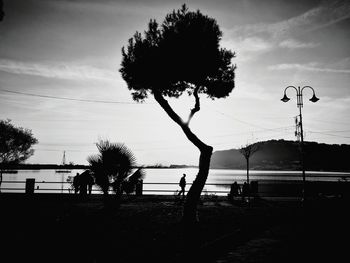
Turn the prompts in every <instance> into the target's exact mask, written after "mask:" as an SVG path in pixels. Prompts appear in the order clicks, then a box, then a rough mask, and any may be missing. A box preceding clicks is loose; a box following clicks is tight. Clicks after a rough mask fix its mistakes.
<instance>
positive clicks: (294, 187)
mask: <svg viewBox="0 0 350 263" xmlns="http://www.w3.org/2000/svg"><path fill="white" fill-rule="evenodd" d="M318 177H320V176H318ZM322 177H324V178H325V177H330V176H322ZM332 178H333V179H334V177H332ZM349 179H350V176H345V177H344V176H342V177H341V178H338V179H337V181H333V182H329V181H308V182H307V189H306V190H307V191H308V192H309V193H311V192H312V193H313V194H315V193H317V194H319V193H324V194H339V193H344V192H345V193H350V181H348V180H349ZM252 182H257V183H258V188H257V190H256V191H257V192H256V193H252V194H256V195H258V196H261V197H300V196H301V192H302V181H301V180H252ZM6 184H10V186H11V187H9V186H5V185H6ZM191 185H192V184H191V183H188V184H187V186H186V189H189V188H190V186H191ZM50 186H51V187H50ZM52 186H53V187H52ZM230 186H231V184H228V183H207V184H206V185H205V187H204V189H203V191H202V195H221V196H227V195H228V194H229V192H230ZM32 187H33V188H34V189H33V192H34V193H66V194H67V193H71V194H74V188H73V187H72V184H71V182H62V181H51V182H47V181H36V182H35V184H34V185H33V186H32ZM179 190H180V189H179V186H178V183H159V182H143V184H142V194H145V195H147V194H156V195H157V194H161V195H175V194H177V192H178V191H179ZM1 191H2V192H10V193H11V192H13V193H22V192H23V193H24V192H25V191H26V181H3V182H2V187H1ZM110 192H112V190H110ZM92 193H94V194H102V192H101V190H100V189H99V188H98V187H97V186H94V187H93V188H92Z"/></svg>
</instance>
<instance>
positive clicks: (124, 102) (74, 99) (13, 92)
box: [0, 89, 150, 104]
mask: <svg viewBox="0 0 350 263" xmlns="http://www.w3.org/2000/svg"><path fill="white" fill-rule="evenodd" d="M0 91H2V92H6V93H12V94H19V95H25V96H31V97H39V98H46V99H56V100H69V101H80V102H93V103H105V104H141V103H136V102H127V101H108V100H90V99H77V98H68V97H58V96H50V95H41V94H33V93H27V92H19V91H11V90H6V89H0ZM144 104H150V103H144Z"/></svg>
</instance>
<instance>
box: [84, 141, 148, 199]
mask: <svg viewBox="0 0 350 263" xmlns="http://www.w3.org/2000/svg"><path fill="white" fill-rule="evenodd" d="M96 146H97V149H98V151H99V153H98V154H95V155H91V156H89V157H88V158H87V161H88V162H89V164H90V170H91V171H92V172H93V174H94V176H95V182H96V184H97V185H98V186H99V187H100V188H101V190H102V192H103V194H104V195H106V196H107V195H108V191H109V187H110V186H112V189H113V191H114V192H115V194H116V197H117V200H120V198H121V196H122V193H123V189H122V185H123V182H125V181H129V180H130V178H132V181H133V182H135V183H136V182H137V180H138V179H141V178H142V177H143V176H144V173H143V172H138V173H137V174H132V171H133V168H134V167H135V165H136V158H135V155H134V154H133V153H132V151H131V150H130V149H128V148H127V147H126V146H125V144H123V143H111V142H109V141H108V140H100V141H99V142H98V143H96Z"/></svg>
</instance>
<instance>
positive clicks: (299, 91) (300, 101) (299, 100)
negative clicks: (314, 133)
mask: <svg viewBox="0 0 350 263" xmlns="http://www.w3.org/2000/svg"><path fill="white" fill-rule="evenodd" d="M288 88H292V89H294V90H295V91H296V93H297V107H298V108H299V118H300V155H301V158H300V159H301V169H302V177H303V189H302V201H305V186H306V179H305V162H304V130H303V117H302V114H301V108H302V107H303V90H304V89H305V88H309V89H311V90H312V92H313V95H312V98H311V99H310V101H311V102H317V101H318V100H319V98H317V97H316V95H315V90H314V89H313V88H312V87H310V86H304V87H302V88H300V86H298V88H296V87H294V86H288V87H286V88H285V89H284V96H283V98H282V99H281V101H283V102H288V101H289V100H290V99H289V98H288V97H287V89H288Z"/></svg>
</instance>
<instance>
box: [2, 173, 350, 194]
mask: <svg viewBox="0 0 350 263" xmlns="http://www.w3.org/2000/svg"><path fill="white" fill-rule="evenodd" d="M145 171H146V177H145V179H144V186H143V190H144V193H145V194H147V193H149V194H151V193H152V194H154V193H159V194H174V192H175V191H176V190H178V189H179V186H178V181H179V180H180V177H181V176H182V174H183V173H185V174H186V175H187V176H186V180H187V183H188V184H191V182H192V181H193V180H194V178H195V176H196V174H197V171H198V170H197V168H176V169H164V168H163V169H162V168H159V169H145ZM81 172H83V170H71V172H70V173H56V171H55V170H18V173H17V174H6V173H5V174H3V183H2V185H1V188H2V192H24V189H25V180H26V179H27V178H35V192H38V193H61V192H62V193H68V192H69V191H71V192H72V190H71V184H70V183H69V181H70V179H71V178H72V177H73V176H74V175H75V174H76V173H81ZM342 177H343V178H346V179H348V180H350V173H335V172H306V179H307V180H308V181H338V180H340V179H341V178H342ZM250 180H258V181H259V185H260V184H263V183H272V182H273V183H275V182H281V181H282V182H285V183H287V182H291V183H292V182H295V181H299V182H301V172H299V171H283V172H281V171H250ZM234 181H237V182H238V183H239V184H243V182H244V181H246V170H229V169H227V170H226V169H211V170H210V173H209V177H208V180H207V185H206V186H205V188H204V193H206V192H207V193H215V194H225V193H226V192H228V188H229V184H231V183H232V182H234ZM212 184H216V185H212ZM218 184H220V185H218ZM5 188H6V189H5ZM7 188H10V189H7ZM187 189H188V187H187ZM151 190H156V191H151ZM163 191H164V192H163ZM165 191H167V192H165ZM94 193H100V191H99V189H98V188H97V187H95V188H94Z"/></svg>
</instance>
